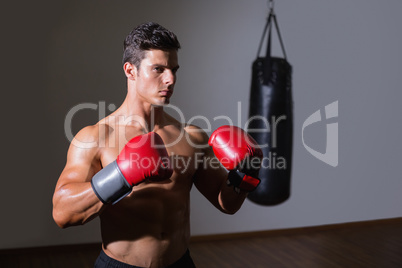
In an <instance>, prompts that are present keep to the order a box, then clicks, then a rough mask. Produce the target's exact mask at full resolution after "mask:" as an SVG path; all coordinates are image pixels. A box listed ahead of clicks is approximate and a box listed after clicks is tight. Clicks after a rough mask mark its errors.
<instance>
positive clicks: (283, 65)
mask: <svg viewBox="0 0 402 268" xmlns="http://www.w3.org/2000/svg"><path fill="white" fill-rule="evenodd" d="M273 24H275V28H276V31H277V33H278V37H279V41H280V44H281V47H282V51H283V55H284V58H277V57H271V30H272V28H273V27H272V25H273ZM267 32H268V40H267V51H266V55H265V57H260V50H261V46H262V43H263V40H264V37H265V34H266V33H267ZM291 79H292V66H291V65H290V64H289V63H288V61H287V60H286V53H285V49H284V46H283V42H282V39H281V35H280V32H279V27H278V23H277V21H276V16H275V14H274V12H273V10H272V9H271V12H270V14H269V17H268V20H267V23H266V25H265V29H264V33H263V35H262V38H261V42H260V46H259V49H258V53H257V59H256V60H255V61H254V62H253V66H252V79H251V92H250V109H249V121H248V122H249V125H248V128H247V130H248V132H249V134H250V135H251V136H252V137H253V138H254V139H255V140H256V141H257V142H258V144H259V145H260V147H261V149H262V151H263V153H264V160H263V162H262V166H261V169H260V173H259V177H260V179H261V183H260V185H259V186H258V187H257V188H256V189H255V190H254V191H253V192H251V193H249V195H248V198H249V199H250V200H251V201H253V202H255V203H257V204H260V205H267V206H268V205H277V204H280V203H282V202H284V201H285V200H287V199H288V198H289V196H290V182H291V167H292V140H293V107H292V106H293V101H292V81H291Z"/></svg>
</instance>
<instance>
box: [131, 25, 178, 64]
mask: <svg viewBox="0 0 402 268" xmlns="http://www.w3.org/2000/svg"><path fill="white" fill-rule="evenodd" d="M179 48H180V43H179V41H178V40H177V36H176V35H175V34H174V33H173V32H171V31H169V30H167V29H166V28H164V27H163V26H161V25H159V24H158V23H155V22H147V23H143V24H141V25H138V26H137V27H136V28H134V29H133V30H132V31H131V32H130V33H129V34H128V35H127V37H126V39H125V40H124V53H123V64H124V63H126V62H129V63H131V64H133V65H135V66H136V67H137V69H139V67H140V63H141V61H142V60H143V59H144V57H145V51H147V50H151V49H159V50H164V51H167V50H176V51H177V50H178V49H179Z"/></svg>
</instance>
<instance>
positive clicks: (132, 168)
mask: <svg viewBox="0 0 402 268" xmlns="http://www.w3.org/2000/svg"><path fill="white" fill-rule="evenodd" d="M168 157H169V156H168V153H167V151H166V148H165V145H164V143H163V141H162V138H161V137H160V136H159V135H158V134H156V133H155V132H150V133H148V134H145V135H140V136H136V137H134V138H133V139H131V140H130V141H129V142H128V143H127V144H126V145H125V146H124V148H123V150H122V151H121V152H120V154H119V155H118V157H117V159H116V160H115V161H113V162H112V163H110V164H109V165H107V166H106V167H104V168H103V169H102V170H101V171H99V172H98V173H96V174H95V176H93V178H92V181H91V184H92V189H93V190H94V192H95V194H96V195H97V197H98V198H99V199H100V200H101V201H102V202H103V203H106V204H109V203H112V204H115V203H117V202H118V201H119V200H121V199H122V198H123V197H125V196H126V195H128V194H129V193H130V192H131V189H132V187H133V186H135V185H138V184H140V183H141V182H143V181H145V180H155V181H156V180H164V179H168V178H170V176H172V174H173V170H172V167H171V166H170V164H169V163H170V161H169V158H168Z"/></svg>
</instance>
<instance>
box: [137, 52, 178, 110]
mask: <svg viewBox="0 0 402 268" xmlns="http://www.w3.org/2000/svg"><path fill="white" fill-rule="evenodd" d="M178 69H179V64H178V58H177V51H175V50H170V51H162V50H149V51H146V53H145V58H144V59H143V60H142V61H141V65H140V67H139V70H138V71H137V77H136V88H137V94H138V96H139V97H140V98H142V99H143V100H144V101H145V102H148V103H151V104H153V105H164V104H168V103H169V100H170V97H171V96H172V94H173V89H174V85H175V83H176V72H177V70H178Z"/></svg>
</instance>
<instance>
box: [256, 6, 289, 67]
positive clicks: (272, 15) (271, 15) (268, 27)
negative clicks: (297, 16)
mask: <svg viewBox="0 0 402 268" xmlns="http://www.w3.org/2000/svg"><path fill="white" fill-rule="evenodd" d="M272 21H273V22H274V24H275V29H276V32H277V34H278V39H279V43H280V45H281V48H282V53H283V56H284V58H285V60H287V57H286V51H285V45H284V44H283V40H282V36H281V32H280V30H279V25H278V21H277V20H276V15H275V13H274V9H273V5H272V6H271V10H270V12H269V16H268V19H267V22H266V24H265V27H264V31H263V33H262V37H261V40H260V44H259V46H258V51H257V58H258V57H259V56H260V53H261V48H262V44H263V42H264V39H265V34H266V33H267V32H268V40H267V50H266V54H265V57H266V58H268V57H271V31H272Z"/></svg>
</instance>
